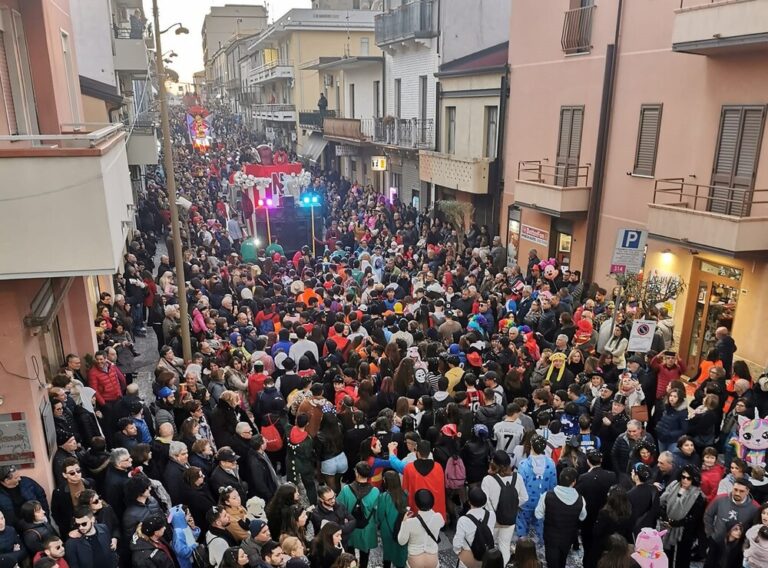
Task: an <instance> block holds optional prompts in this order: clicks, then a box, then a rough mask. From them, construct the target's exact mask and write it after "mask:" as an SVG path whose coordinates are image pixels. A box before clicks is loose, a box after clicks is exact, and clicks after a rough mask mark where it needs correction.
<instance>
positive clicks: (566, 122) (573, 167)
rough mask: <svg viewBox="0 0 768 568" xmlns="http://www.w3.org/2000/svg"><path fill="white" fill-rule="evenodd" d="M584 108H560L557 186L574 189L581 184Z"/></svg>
mask: <svg viewBox="0 0 768 568" xmlns="http://www.w3.org/2000/svg"><path fill="white" fill-rule="evenodd" d="M583 123H584V107H581V106H564V107H561V108H560V131H559V136H558V140H557V161H556V166H557V167H556V173H555V185H559V186H565V187H573V186H575V185H576V184H577V183H579V181H580V180H579V155H580V154H581V127H582V124H583ZM581 181H584V182H586V180H581Z"/></svg>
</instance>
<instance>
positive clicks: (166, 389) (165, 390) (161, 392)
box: [157, 387, 173, 399]
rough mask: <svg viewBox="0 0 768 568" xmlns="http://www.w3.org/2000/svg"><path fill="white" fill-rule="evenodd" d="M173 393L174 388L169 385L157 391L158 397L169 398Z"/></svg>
mask: <svg viewBox="0 0 768 568" xmlns="http://www.w3.org/2000/svg"><path fill="white" fill-rule="evenodd" d="M172 394H173V390H172V389H171V388H169V387H163V388H161V389H160V390H159V391H157V398H159V399H163V398H168V397H169V396H171V395H172Z"/></svg>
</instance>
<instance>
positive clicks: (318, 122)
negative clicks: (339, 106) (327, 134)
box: [299, 110, 336, 132]
mask: <svg viewBox="0 0 768 568" xmlns="http://www.w3.org/2000/svg"><path fill="white" fill-rule="evenodd" d="M326 118H336V111H335V110H325V111H322V112H321V111H319V110H302V111H299V126H301V127H302V128H306V129H307V130H315V131H317V132H322V131H323V120H324V119H326Z"/></svg>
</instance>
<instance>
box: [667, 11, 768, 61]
mask: <svg viewBox="0 0 768 568" xmlns="http://www.w3.org/2000/svg"><path fill="white" fill-rule="evenodd" d="M672 49H673V50H674V51H681V52H683V53H694V54H698V55H708V56H717V55H728V54H733V53H749V52H768V0H680V8H679V9H677V10H675V20H674V25H673V28H672Z"/></svg>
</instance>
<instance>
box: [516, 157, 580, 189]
mask: <svg viewBox="0 0 768 568" xmlns="http://www.w3.org/2000/svg"><path fill="white" fill-rule="evenodd" d="M517 179H519V180H522V181H532V182H535V183H542V184H545V185H551V186H555V187H587V186H588V185H589V184H588V180H589V166H588V165H584V166H579V165H576V164H557V165H554V166H553V165H549V164H544V163H542V162H541V160H526V161H522V162H519V163H518V164H517Z"/></svg>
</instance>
